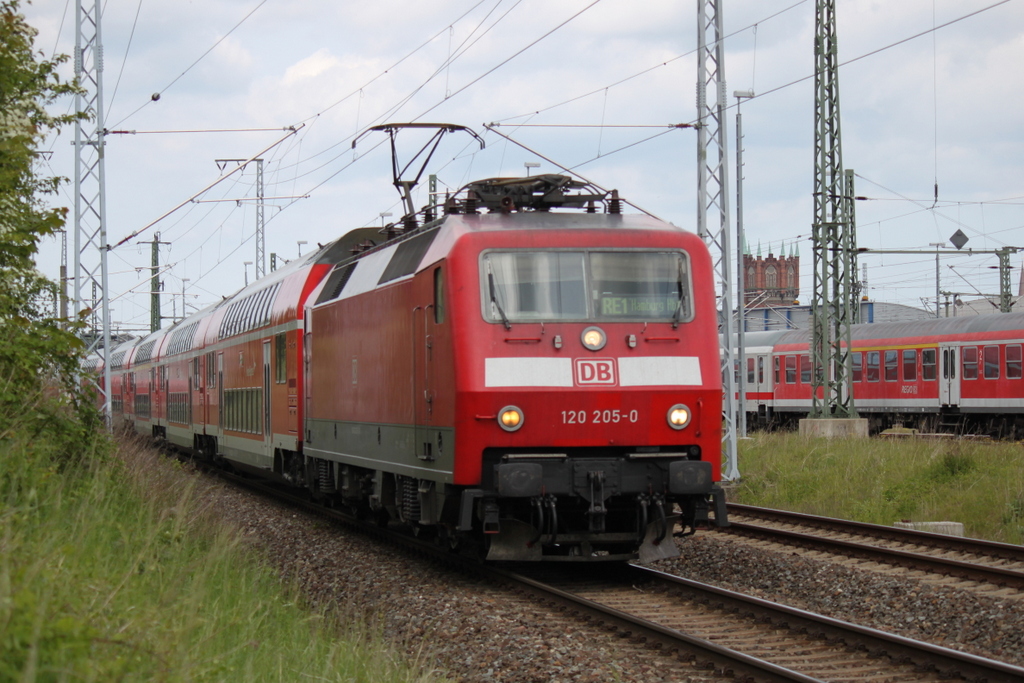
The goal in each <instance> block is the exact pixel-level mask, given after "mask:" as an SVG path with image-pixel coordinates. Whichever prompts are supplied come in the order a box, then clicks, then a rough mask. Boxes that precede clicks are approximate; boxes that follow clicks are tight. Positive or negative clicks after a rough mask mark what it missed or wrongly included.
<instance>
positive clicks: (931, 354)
mask: <svg viewBox="0 0 1024 683" xmlns="http://www.w3.org/2000/svg"><path fill="white" fill-rule="evenodd" d="M921 379H923V380H925V381H926V382H927V381H934V379H935V349H921Z"/></svg>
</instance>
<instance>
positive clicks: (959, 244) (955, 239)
mask: <svg viewBox="0 0 1024 683" xmlns="http://www.w3.org/2000/svg"><path fill="white" fill-rule="evenodd" d="M969 239H970V237H968V236H967V235H965V234H964V231H963V230H957V231H956V232H954V233H953V234H952V235H950V236H949V241H950V242H952V243H953V246H954V247H956V248H957V249H963V248H964V245H965V244H967V240H969Z"/></svg>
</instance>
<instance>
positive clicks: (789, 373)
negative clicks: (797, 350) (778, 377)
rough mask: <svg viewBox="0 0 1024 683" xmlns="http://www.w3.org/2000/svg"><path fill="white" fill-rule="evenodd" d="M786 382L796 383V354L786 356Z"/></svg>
mask: <svg viewBox="0 0 1024 683" xmlns="http://www.w3.org/2000/svg"><path fill="white" fill-rule="evenodd" d="M786 384H796V356H786Z"/></svg>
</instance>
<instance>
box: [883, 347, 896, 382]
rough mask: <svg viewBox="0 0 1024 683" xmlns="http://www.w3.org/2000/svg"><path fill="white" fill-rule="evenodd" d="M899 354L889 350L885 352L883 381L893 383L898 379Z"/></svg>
mask: <svg viewBox="0 0 1024 683" xmlns="http://www.w3.org/2000/svg"><path fill="white" fill-rule="evenodd" d="M898 372H899V352H898V351H896V350H895V349H890V350H889V351H886V352H885V381H886V382H895V381H896V380H897V379H899V377H898V376H897V373H898Z"/></svg>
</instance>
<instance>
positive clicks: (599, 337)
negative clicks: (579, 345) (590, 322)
mask: <svg viewBox="0 0 1024 683" xmlns="http://www.w3.org/2000/svg"><path fill="white" fill-rule="evenodd" d="M580 341H581V342H583V345H584V346H586V347H587V348H588V349H590V350H591V351H600V350H601V349H603V348H604V345H605V342H607V341H608V338H607V337H606V336H605V334H604V330H602V329H601V328H600V327H588V328H587V329H585V330H583V334H581V335H580Z"/></svg>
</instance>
